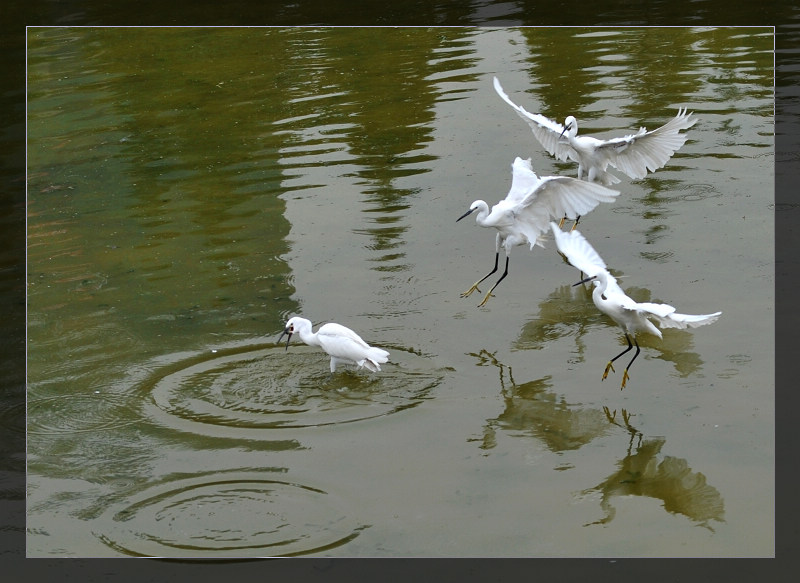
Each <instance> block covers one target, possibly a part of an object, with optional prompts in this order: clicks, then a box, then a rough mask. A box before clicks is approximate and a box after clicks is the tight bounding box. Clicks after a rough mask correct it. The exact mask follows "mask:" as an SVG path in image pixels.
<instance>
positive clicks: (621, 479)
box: [581, 437, 725, 532]
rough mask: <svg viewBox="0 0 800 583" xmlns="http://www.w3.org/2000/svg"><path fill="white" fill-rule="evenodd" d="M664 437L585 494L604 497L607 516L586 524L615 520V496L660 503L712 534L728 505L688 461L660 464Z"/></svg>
mask: <svg viewBox="0 0 800 583" xmlns="http://www.w3.org/2000/svg"><path fill="white" fill-rule="evenodd" d="M665 442H666V440H665V439H664V438H663V437H653V438H648V439H644V440H642V441H640V442H639V444H638V445H637V446H636V447H635V448H632V447H631V445H632V444H629V446H628V453H627V455H626V456H625V457H624V458H622V460H620V461H619V462H617V467H618V470H617V471H616V472H614V473H613V474H611V475H610V476H608V478H606V479H605V480H603V481H602V482H600V483H599V484H598V485H596V486H594V487H592V488H587V489H586V490H583V491H582V492H581V494H583V495H586V494H590V493H593V492H599V493H600V494H601V499H600V507H601V508H602V509H603V511H604V512H605V516H604V517H603V518H601V519H599V520H596V521H594V522H591V523H589V524H586V525H584V526H590V525H592V524H607V523H609V522H611V521H612V520H613V519H614V516H615V515H616V509H615V508H614V506H613V505H612V504H611V499H612V498H614V497H615V496H646V497H648V498H655V499H657V500H661V501H662V502H663V503H664V504H663V506H664V510H666V511H667V512H671V513H673V514H683V515H684V516H686V517H687V518H689V519H690V520H693V521H694V522H696V523H698V524H699V525H701V526H704V527H705V528H708V529H709V530H711V531H712V532H713V531H714V529H713V528H712V527H711V525H710V524H709V521H710V520H716V521H719V522H723V515H724V513H725V503H724V501H723V499H722V496H721V495H720V493H719V491H718V490H717V489H716V488H715V487H714V486H711V485H709V484H707V483H706V477H705V476H704V475H703V474H702V473H700V472H694V471H692V469H691V468H690V467H689V464H688V463H687V461H686V460H685V459H682V458H677V457H673V456H663V458H662V459H661V460H660V461H659V457H658V456H659V454H660V453H661V448H662V447H663V446H664V443H665Z"/></svg>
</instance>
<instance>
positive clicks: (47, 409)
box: [27, 391, 134, 435]
mask: <svg viewBox="0 0 800 583" xmlns="http://www.w3.org/2000/svg"><path fill="white" fill-rule="evenodd" d="M27 409H28V428H27V429H28V433H30V434H39V435H58V434H66V433H83V432H87V431H98V430H100V429H107V428H112V427H113V428H118V427H121V426H123V425H127V424H130V423H133V421H134V420H133V418H132V417H131V398H130V397H126V396H123V395H118V394H115V393H108V392H100V391H95V392H92V393H88V394H77V395H75V394H71V395H61V396H58V397H44V398H40V399H30V400H28V403H27Z"/></svg>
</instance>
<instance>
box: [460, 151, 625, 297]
mask: <svg viewBox="0 0 800 583" xmlns="http://www.w3.org/2000/svg"><path fill="white" fill-rule="evenodd" d="M511 170H512V179H511V189H510V190H509V192H508V195H507V196H506V198H505V199H503V200H501V201H500V202H498V203H497V204H496V205H494V206H493V207H492V210H491V212H490V211H489V205H488V204H486V203H485V202H484V201H482V200H476V201H475V202H473V203H472V204H471V205H470V206H469V210H468V211H467V212H465V213H464V214H463V215H461V216H460V217H458V219H456V222H458V221H460V220H461V219H463V218H464V217H466V216H467V215H469V214H471V213H473V212H475V211H477V212H478V214H477V216H476V218H475V222H477V223H478V224H479V225H480V226H481V227H493V228H495V229H497V237H496V239H495V254H494V269H492V270H491V271H490V272H489V273H487V274H486V275H485V276H483V277H482V278H481V279H479V280H478V281H476V282H475V283H474V284H473V285H472V287H470V288H469V289H468V290H467V291H465V292H464V293H463V294H461V297H462V298H465V297H467V296H469V295H470V294H471V293H472V292H474V291H475V290H477V289H478V285H479V284H480V283H481V282H482V281H483V280H485V279H486V278H487V277H489V276H490V275H492V274H493V273H494V272H496V271H497V265H498V262H499V258H500V249H501V248H502V249H505V251H506V267H505V271H503V275H501V276H500V279H498V280H497V283H495V284H494V285H493V286H492V288H491V289H490V290H489V291H488V292H487V293H486V296H485V297H484V298H483V301H482V302H481V303H480V304H478V306H479V307H480V306H483V305H484V304H486V302H487V301H489V297H490V296H491V295H492V291H494V288H496V287H497V285H498V284H499V283H500V282H501V281H503V279H505V277H506V276H507V275H508V260H509V256H510V254H511V249H512V248H514V247H516V246H517V245H523V244H525V243H527V244H528V245H530V248H531V249H533V246H534V245H539V246H540V247H544V245H543V244H542V241H541V239H542V235H543V234H544V233H545V232H546V231H547V229H548V222H549V221H550V220H551V219H552V218H560V217H563V216H567V217H570V218H577V217H578V216H580V215H583V214H586V213H588V212H589V211H591V210H592V209H593V208H595V207H596V206H597V205H598V204H600V203H601V202H613V201H614V199H615V197H617V196H618V195H619V192H618V191H616V190H610V189H608V188H606V187H604V186H602V185H600V184H596V183H592V182H585V181H583V180H578V179H577V178H571V177H567V176H543V177H541V178H540V177H538V176H537V175H536V174H535V173H534V172H533V170H532V169H531V161H530V159H528V160H523V159H522V158H519V157H518V158H516V159H515V160H514V163H513V164H512V165H511ZM478 291H480V290H478Z"/></svg>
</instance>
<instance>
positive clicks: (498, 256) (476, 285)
mask: <svg viewBox="0 0 800 583" xmlns="http://www.w3.org/2000/svg"><path fill="white" fill-rule="evenodd" d="M499 260H500V252H499V251H498V252H497V253H495V254H494V269H492V270H491V271H490V272H489V273H487V274H486V275H484V276H483V277H482V278H480V279H479V280H478V281H476V282H475V283H473V284H472V287H471V288H469V289H468V290H467V291H465V292H464V293H463V294H461V297H462V298H466V297H469V295H470V294H471V293H472V292H474V291H475V290H476V289H478V285H479V284H480V283H481V282H482V281H483V280H484V279H486V278H487V277H489V276H490V275H492V274H493V273H494V272H495V271H497V263H498V261H499ZM478 291H481V290H479V289H478Z"/></svg>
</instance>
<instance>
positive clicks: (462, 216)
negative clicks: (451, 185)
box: [456, 209, 475, 222]
mask: <svg viewBox="0 0 800 583" xmlns="http://www.w3.org/2000/svg"><path fill="white" fill-rule="evenodd" d="M474 210H475V209H469V210H468V211H467V212H465V213H464V214H463V215H461V216H460V217H458V218H457V219H456V222H458V221H460V220H461V219H463V218H464V217H468V216H469V215H470V213H472V211H474Z"/></svg>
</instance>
